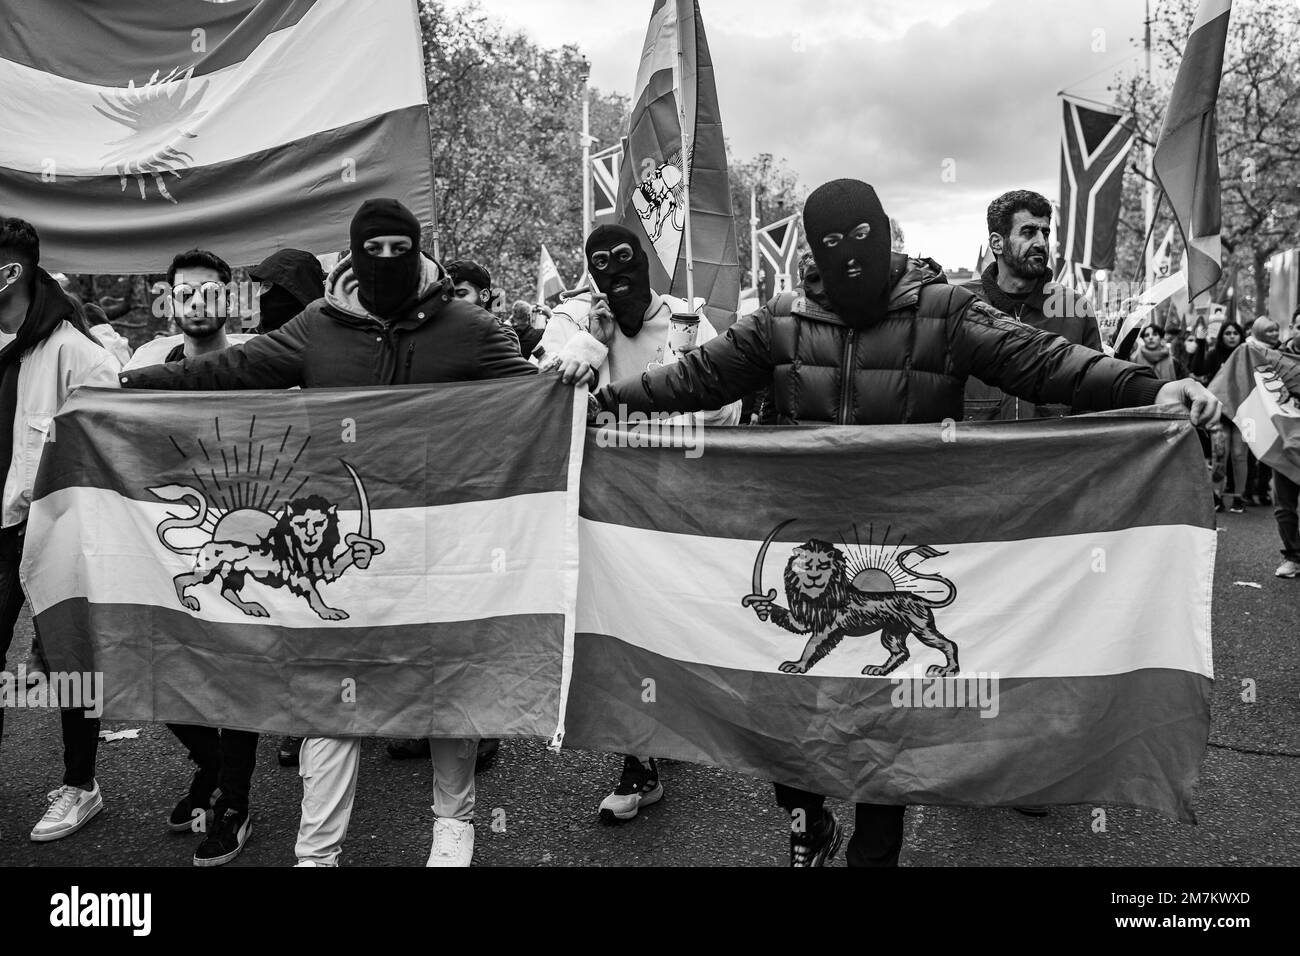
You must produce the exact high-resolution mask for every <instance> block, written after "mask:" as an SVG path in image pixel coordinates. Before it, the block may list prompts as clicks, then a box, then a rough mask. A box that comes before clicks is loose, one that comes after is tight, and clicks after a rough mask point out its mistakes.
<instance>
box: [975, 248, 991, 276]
mask: <svg viewBox="0 0 1300 956" xmlns="http://www.w3.org/2000/svg"><path fill="white" fill-rule="evenodd" d="M992 264H993V250H992V249H990V248H989V247H988V246H986V245H984V243H980V251H979V252H978V253H976V254H975V275H977V276H981V275H983V274H984V270H985V269H987V268H988V267H989V266H990V265H992Z"/></svg>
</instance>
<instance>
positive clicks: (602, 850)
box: [0, 508, 1300, 866]
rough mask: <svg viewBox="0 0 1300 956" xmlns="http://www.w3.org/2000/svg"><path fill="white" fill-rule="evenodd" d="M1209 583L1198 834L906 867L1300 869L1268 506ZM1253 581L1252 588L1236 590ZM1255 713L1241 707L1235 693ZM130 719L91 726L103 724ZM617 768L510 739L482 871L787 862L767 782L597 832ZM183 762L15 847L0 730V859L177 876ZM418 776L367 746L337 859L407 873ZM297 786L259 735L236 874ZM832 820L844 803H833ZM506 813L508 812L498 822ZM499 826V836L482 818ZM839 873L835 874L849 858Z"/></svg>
mask: <svg viewBox="0 0 1300 956" xmlns="http://www.w3.org/2000/svg"><path fill="white" fill-rule="evenodd" d="M1219 525H1220V534H1219V544H1220V547H1219V554H1218V565H1217V570H1216V574H1215V597H1214V600H1215V604H1214V656H1215V661H1214V664H1215V673H1216V677H1217V680H1216V682H1215V690H1214V709H1213V722H1212V726H1211V735H1210V740H1211V746H1210V750H1209V752H1208V754H1207V756H1206V759H1205V764H1204V766H1203V768H1202V774H1201V786H1200V790H1199V792H1198V795H1197V800H1196V808H1197V814H1198V817H1199V823H1198V825H1195V826H1191V825H1183V824H1178V823H1174V822H1172V821H1170V820H1167V819H1165V818H1163V817H1161V816H1160V815H1158V814H1156V813H1153V812H1150V811H1145V810H1135V809H1131V808H1125V807H1102V808H1100V809H1102V810H1104V813H1105V830H1104V831H1099V830H1098V828H1097V826H1096V824H1097V820H1098V816H1097V814H1096V812H1095V811H1096V810H1097V809H1098V808H1095V807H1083V806H1078V807H1063V808H1055V809H1053V810H1052V812H1051V814H1050V815H1049V816H1047V817H1045V818H1041V819H1031V818H1028V817H1024V816H1021V815H1020V814H1018V813H1015V812H1013V811H1010V810H971V809H950V808H942V807H913V808H909V810H908V811H907V841H906V846H905V849H904V853H903V859H902V863H903V865H905V866H950V865H988V866H1025V865H1056V866H1094V865H1121V866H1148V865H1196V866H1202V865H1204V866H1220V865H1222V866H1275V865H1292V866H1295V865H1297V864H1300V802H1298V801H1297V800H1296V795H1297V794H1300V759H1297V758H1300V663H1297V654H1296V651H1297V643H1298V641H1300V580H1295V581H1283V580H1279V579H1277V578H1275V577H1274V576H1273V569H1274V568H1275V567H1276V566H1277V563H1278V561H1279V560H1280V559H1279V556H1278V553H1277V541H1276V532H1275V529H1274V525H1273V520H1272V515H1271V512H1270V511H1269V510H1268V509H1262V508H1253V509H1250V510H1248V512H1247V513H1246V514H1245V515H1229V514H1224V515H1220V516H1219ZM1242 581H1245V582H1254V583H1257V584H1259V585H1261V586H1262V587H1260V588H1259V589H1255V588H1250V587H1244V586H1241V585H1239V584H1238V583H1237V582H1242ZM30 636H31V621H30V618H29V617H27V616H26V615H25V616H24V618H23V620H22V621H21V623H20V625H19V633H18V635H16V637H15V640H14V647H13V649H12V650H11V651H10V660H9V665H10V667H11V669H12V668H14V667H16V666H17V663H18V661H19V658H20V655H21V654H22V653H23V652H25V650H26V647H27V646H28V642H29V640H30ZM1248 679H1249V680H1252V681H1254V682H1255V692H1256V699H1255V700H1254V702H1246V701H1243V700H1242V688H1243V683H1242V682H1243V681H1244V680H1248ZM130 726H132V725H127V724H119V723H105V725H104V728H105V730H120V729H127V728H129V727H130ZM619 766H620V762H619V759H618V758H617V757H614V756H611V755H608V754H593V753H586V752H580V751H566V752H563V753H560V754H552V753H549V752H548V751H547V750H546V749H545V747H544V745H543V743H542V742H541V741H537V740H526V739H515V740H507V741H506V742H505V743H504V744H503V746H502V750H501V754H500V756H499V757H498V759H497V762H496V765H495V766H494V767H493V768H492V769H491V770H490V771H489V772H487V773H485V774H482V775H481V776H480V777H479V784H478V818H477V826H476V831H477V833H476V840H477V846H476V853H475V860H474V862H475V865H478V866H635V865H643V864H654V865H669V866H710V865H740V866H781V865H784V864H785V863H786V859H787V856H786V854H787V849H786V847H787V836H786V834H787V832H788V831H787V829H786V827H787V821H786V818H785V817H784V815H783V814H782V813H781V812H780V811H779V810H778V809H777V807H776V806H775V805H774V804H773V802H772V795H771V787H770V786H769V785H768V784H766V783H760V782H757V781H754V780H751V779H749V778H746V777H743V776H740V775H738V774H734V773H729V772H726V771H722V770H716V769H713V768H709V767H701V766H695V765H691V764H684V763H676V762H665V763H664V764H663V776H664V781H665V797H664V800H663V801H662V802H661V803H660V804H658V805H657V806H654V807H651V808H648V809H647V810H646V811H644V812H643V814H642V815H641V816H640V817H639V818H638V819H637V820H635V821H633V822H631V823H629V824H626V825H624V826H621V827H616V828H606V827H602V826H601V825H600V824H599V823H598V822H597V819H596V808H597V806H598V805H599V803H600V800H601V798H602V797H603V796H604V795H605V794H606V793H607V792H608V791H609V789H610V788H611V787H612V786H613V784H614V783H615V782H616V780H617V776H618V770H619ZM190 769H191V765H190V764H189V763H188V761H187V760H186V759H185V755H184V751H183V750H182V748H181V747H180V744H179V743H178V742H177V741H176V740H175V738H174V737H172V735H171V734H170V733H169V732H168V731H167V730H166V728H164V727H162V726H160V725H159V726H149V725H146V726H143V727H140V735H139V737H138V738H137V739H128V740H119V741H114V742H105V743H103V744H101V747H100V758H99V776H98V779H99V783H100V787H101V788H102V790H103V793H104V799H105V808H104V811H103V813H101V814H100V815H99V817H98V818H96V819H95V820H93V821H92V822H91V823H90V824H88V825H87V826H86V827H85V829H83V830H82V831H81V832H80V833H77V834H75V835H73V836H72V837H70V838H67V839H64V840H61V841H57V842H54V843H43V844H37V843H32V842H31V841H30V840H29V839H28V832H29V831H30V829H31V827H32V825H33V824H34V823H35V822H36V821H37V820H38V819H39V818H40V816H41V814H42V812H43V811H44V809H45V794H46V792H47V791H49V790H50V789H51V788H53V787H54V786H56V785H57V784H58V783H59V779H60V774H61V770H62V757H61V743H60V737H59V722H58V719H57V716H56V715H55V714H54V713H52V712H44V711H28V710H16V711H10V712H9V714H8V716H7V717H6V725H5V739H4V743H3V750H2V751H0V865H4V866H134V865H145V864H148V865H162V866H189V865H190V860H191V855H192V853H193V850H194V846H195V841H196V839H197V838H195V837H192V836H190V835H188V834H186V835H181V836H175V835H172V834H170V833H168V832H167V831H166V829H165V828H164V822H165V820H166V817H167V815H168V813H169V812H170V811H171V808H172V806H173V805H174V803H175V802H176V800H177V799H179V798H180V796H182V795H183V794H184V792H185V788H186V784H187V782H188V780H189V775H190ZM429 787H430V769H429V766H428V764H427V762H424V761H403V762H396V761H392V760H390V759H388V758H387V756H386V755H385V754H384V748H383V743H382V742H381V741H369V742H367V743H366V745H365V748H364V758H363V764H362V770H361V780H360V783H359V785H358V794H357V806H356V811H355V813H354V815H353V818H352V826H351V830H350V831H349V834H348V841H347V845H346V849H345V852H344V858H343V863H344V864H345V865H350V866H379V865H386V866H419V865H422V864H423V863H424V860H425V857H426V856H427V854H428V850H429V839H430V834H431V827H432V813H431V811H430V808H429ZM300 798H301V786H300V783H299V780H298V777H297V774H296V772H295V771H294V770H289V769H283V768H281V767H279V766H278V765H277V764H276V760H275V741H274V740H271V739H263V741H262V743H261V747H260V749H259V752H258V767H257V771H256V774H255V776H254V780H253V812H254V835H253V837H252V839H251V840H250V841H249V844H248V846H247V848H246V849H245V851H244V853H243V855H242V856H241V857H240V858H239V859H238V860H236V861H235V862H234V863H232V864H230V865H231V866H284V865H289V864H291V863H293V844H294V837H295V833H296V829H297V822H298V804H299V800H300ZM832 805H833V806H834V807H835V808H836V811H837V813H838V815H839V817H840V820H841V821H842V822H846V823H851V821H852V812H851V808H849V807H847V806H844V805H842V804H838V803H834V802H832ZM498 809H499V810H502V811H504V815H502V814H500V813H495V812H494V811H496V810H498ZM494 819H495V820H497V821H499V822H503V823H504V827H500V828H496V829H494V828H493V826H492V823H493V820H494ZM835 865H838V866H842V865H843V855H842V854H841V856H840V857H839V858H837V859H836V861H835Z"/></svg>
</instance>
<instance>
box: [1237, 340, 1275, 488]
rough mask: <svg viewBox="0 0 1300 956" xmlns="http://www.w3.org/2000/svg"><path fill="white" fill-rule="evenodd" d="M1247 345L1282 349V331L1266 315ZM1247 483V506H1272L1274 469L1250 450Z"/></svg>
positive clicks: (1247, 460)
mask: <svg viewBox="0 0 1300 956" xmlns="http://www.w3.org/2000/svg"><path fill="white" fill-rule="evenodd" d="M1246 341H1247V343H1254V344H1255V346H1256V347H1258V348H1261V349H1276V348H1280V347H1281V330H1280V328H1279V326H1278V324H1277V323H1276V322H1274V321H1273V320H1272V319H1270V318H1269V317H1268V316H1266V315H1261V316H1259V317H1258V318H1257V319H1255V321H1254V322H1253V323H1252V324H1251V327H1250V335H1249V336H1248V337H1247V338H1246ZM1246 468H1247V472H1246V482H1245V488H1244V494H1243V495H1242V498H1241V500H1242V502H1243V503H1244V504H1247V505H1254V504H1261V505H1271V504H1272V503H1273V499H1272V497H1270V495H1269V488H1270V485H1271V483H1272V478H1273V469H1271V468H1269V467H1268V465H1266V464H1264V463H1263V462H1262V461H1260V460H1259V459H1258V458H1256V457H1255V454H1254V452H1252V451H1250V449H1249V448H1247V450H1246Z"/></svg>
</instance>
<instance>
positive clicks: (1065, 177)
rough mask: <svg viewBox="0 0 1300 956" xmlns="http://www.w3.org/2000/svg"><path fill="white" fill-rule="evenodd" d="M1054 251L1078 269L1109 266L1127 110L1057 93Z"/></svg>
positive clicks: (1128, 138)
mask: <svg viewBox="0 0 1300 956" xmlns="http://www.w3.org/2000/svg"><path fill="white" fill-rule="evenodd" d="M1061 104H1062V107H1063V108H1064V122H1063V125H1062V128H1061V205H1060V214H1061V216H1062V217H1063V222H1062V229H1061V247H1060V254H1061V256H1062V257H1063V258H1064V259H1065V261H1067V262H1070V263H1073V264H1075V265H1076V266H1079V267H1081V268H1084V269H1113V268H1114V267H1115V239H1116V236H1117V235H1118V231H1119V206H1120V192H1121V187H1122V185H1123V181H1124V160H1125V158H1126V157H1127V156H1128V153H1129V149H1130V148H1131V147H1132V146H1133V135H1134V134H1133V127H1132V126H1131V125H1129V122H1128V115H1127V114H1125V113H1120V112H1118V111H1110V110H1102V109H1097V108H1096V107H1095V106H1085V105H1083V104H1082V103H1080V102H1078V101H1077V100H1073V99H1070V98H1069V97H1067V96H1063V97H1062V98H1061Z"/></svg>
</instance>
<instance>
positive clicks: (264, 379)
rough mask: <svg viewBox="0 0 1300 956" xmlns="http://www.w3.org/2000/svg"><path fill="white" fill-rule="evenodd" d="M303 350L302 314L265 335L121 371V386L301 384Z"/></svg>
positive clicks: (191, 387) (176, 387)
mask: <svg viewBox="0 0 1300 956" xmlns="http://www.w3.org/2000/svg"><path fill="white" fill-rule="evenodd" d="M306 350H307V324H306V322H305V321H304V316H302V315H299V316H298V317H297V318H295V319H292V320H291V321H289V322H287V323H286V324H285V325H284V326H282V327H281V328H279V329H277V330H276V331H274V332H269V333H267V334H266V335H258V336H254V337H253V338H251V339H249V340H248V341H247V342H245V343H243V344H242V345H232V346H231V347H230V348H228V349H226V350H225V351H222V352H213V353H211V354H209V355H200V356H199V357H198V358H190V359H181V360H180V361H178V362H167V363H165V364H163V365H151V366H148V367H147V368H140V369H133V370H132V371H129V372H123V373H122V374H121V376H120V381H121V383H122V387H123V388H153V389H164V390H168V391H219V390H223V389H241V388H292V387H293V386H295V385H302V384H303V381H302V377H303V373H302V370H303V355H304V354H305V352H306Z"/></svg>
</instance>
